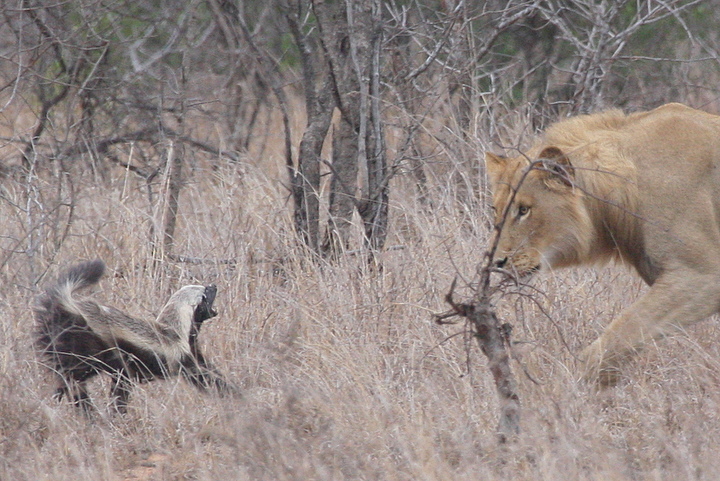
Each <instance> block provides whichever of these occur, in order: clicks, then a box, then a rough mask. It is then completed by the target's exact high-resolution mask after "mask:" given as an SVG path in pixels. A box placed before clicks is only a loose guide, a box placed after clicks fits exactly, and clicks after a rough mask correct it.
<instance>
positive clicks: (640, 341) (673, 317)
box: [580, 270, 720, 386]
mask: <svg viewBox="0 0 720 481" xmlns="http://www.w3.org/2000/svg"><path fill="white" fill-rule="evenodd" d="M718 306H720V274H718V275H716V274H706V273H698V272H695V271H690V270H682V271H680V270H678V271H673V272H671V273H667V274H664V275H663V276H661V278H660V279H658V281H657V282H656V283H655V284H654V285H653V287H652V288H651V289H650V291H648V292H647V293H646V294H645V295H644V296H643V297H642V298H640V299H639V300H638V301H637V302H635V304H633V305H632V306H630V307H629V308H628V309H626V310H625V311H623V312H622V313H621V314H620V316H619V317H617V318H616V319H614V320H613V321H612V322H611V323H610V325H609V326H608V327H607V328H606V329H605V332H603V333H602V335H601V336H600V337H599V338H598V339H596V340H595V341H594V342H593V343H592V344H590V345H589V346H588V347H587V348H585V349H584V350H583V351H582V353H581V354H580V360H581V361H582V363H583V366H582V375H583V379H585V380H586V381H589V382H593V383H597V384H599V385H600V386H612V385H615V384H616V383H617V382H618V380H619V375H620V371H621V369H622V367H623V365H624V364H626V362H627V361H628V360H629V359H630V358H632V357H633V356H634V355H635V354H637V353H638V352H639V351H640V350H641V349H642V348H643V346H644V345H645V344H646V343H647V342H649V341H652V340H654V339H658V338H661V337H664V336H666V335H668V334H671V333H673V332H676V331H679V330H682V329H683V328H684V327H687V326H689V325H690V324H692V323H695V322H697V321H700V320H702V319H705V318H706V317H708V316H710V315H712V314H714V313H715V312H717V310H718Z"/></svg>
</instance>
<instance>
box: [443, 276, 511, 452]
mask: <svg viewBox="0 0 720 481" xmlns="http://www.w3.org/2000/svg"><path fill="white" fill-rule="evenodd" d="M455 284H456V282H455V281H453V283H452V285H451V286H450V291H449V292H448V293H447V295H446V296H445V301H446V302H447V303H448V304H450V306H451V307H452V309H451V310H450V311H448V312H446V313H443V314H439V315H437V316H435V320H436V322H438V323H439V324H449V323H450V322H448V321H447V320H446V319H448V318H450V317H452V316H460V317H464V318H466V319H467V320H468V322H469V323H470V326H471V329H472V333H473V337H475V339H476V340H477V342H478V345H479V346H480V350H481V351H482V352H483V354H485V357H487V359H488V365H489V368H490V372H491V374H492V376H493V379H494V380H495V388H496V389H497V393H498V397H499V399H500V420H499V423H498V437H499V441H500V443H506V442H507V441H508V440H511V439H513V438H515V437H516V436H517V435H518V434H519V433H520V397H519V396H518V393H517V383H516V381H515V377H514V375H513V372H512V369H511V368H510V354H509V351H510V333H511V331H512V326H511V325H510V324H508V323H503V324H501V323H500V321H499V320H498V318H497V316H496V315H495V311H494V310H493V309H492V306H491V304H490V297H489V296H485V295H480V296H477V297H476V298H475V299H474V300H473V301H471V302H467V303H460V304H458V303H456V302H455V300H454V299H453V293H454V290H455Z"/></svg>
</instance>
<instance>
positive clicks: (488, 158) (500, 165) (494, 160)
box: [485, 152, 508, 182]
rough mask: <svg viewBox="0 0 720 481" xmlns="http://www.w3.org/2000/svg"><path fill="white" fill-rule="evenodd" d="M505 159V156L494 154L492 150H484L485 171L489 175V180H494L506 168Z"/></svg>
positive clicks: (506, 159)
mask: <svg viewBox="0 0 720 481" xmlns="http://www.w3.org/2000/svg"><path fill="white" fill-rule="evenodd" d="M507 161H508V158H507V157H503V156H502V155H495V154H493V153H492V152H485V166H486V167H487V172H488V174H489V175H490V181H491V182H494V179H497V178H498V177H500V175H502V173H503V172H504V171H505V169H506V168H507Z"/></svg>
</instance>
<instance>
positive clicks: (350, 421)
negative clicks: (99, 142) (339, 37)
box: [0, 159, 720, 481]
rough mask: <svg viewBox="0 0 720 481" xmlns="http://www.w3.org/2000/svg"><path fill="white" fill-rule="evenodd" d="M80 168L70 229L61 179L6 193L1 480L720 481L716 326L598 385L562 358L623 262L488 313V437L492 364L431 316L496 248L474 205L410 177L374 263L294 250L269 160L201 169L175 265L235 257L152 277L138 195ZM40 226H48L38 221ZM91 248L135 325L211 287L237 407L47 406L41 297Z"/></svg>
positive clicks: (593, 320) (609, 304) (144, 391)
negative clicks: (491, 348)
mask: <svg viewBox="0 0 720 481" xmlns="http://www.w3.org/2000/svg"><path fill="white" fill-rule="evenodd" d="M81 167H82V166H77V169H76V171H75V172H74V173H73V175H74V180H73V181H74V189H75V192H76V194H75V195H74V197H73V198H72V203H73V204H74V209H75V210H74V212H73V223H72V225H70V227H69V229H68V230H67V236H64V237H62V236H58V232H56V231H53V229H55V230H58V229H60V230H63V226H64V224H63V219H64V218H65V217H63V215H65V214H63V212H66V211H65V210H63V209H65V208H60V209H59V210H53V208H54V207H57V206H56V205H54V204H52V202H53V201H52V199H56V197H53V196H52V195H51V194H52V192H53V191H52V190H51V189H52V188H53V185H54V183H53V182H54V181H53V177H52V176H50V175H45V176H43V175H41V176H40V177H39V178H37V179H31V180H30V181H27V182H26V183H25V184H23V183H21V182H19V181H11V180H8V179H6V180H5V181H3V182H4V184H3V190H2V199H1V200H0V219H3V224H4V225H3V228H2V231H0V232H2V235H1V236H0V242H1V243H2V244H1V246H2V249H3V250H2V252H0V255H2V256H3V258H2V259H3V262H4V263H3V265H2V269H0V276H2V277H1V278H2V280H3V285H2V291H3V292H2V295H1V296H0V309H1V310H2V319H3V321H2V323H0V341H1V342H0V479H2V480H43V479H52V480H54V481H61V480H66V479H67V480H73V481H77V480H98V479H107V480H131V479H157V480H171V479H172V480H175V479H197V480H220V479H223V480H224V479H230V480H234V479H238V480H245V479H247V480H343V479H348V480H350V479H352V480H357V479H378V480H445V479H448V480H449V479H454V480H463V479H467V480H478V479H489V480H490V479H512V480H560V479H578V480H616V479H617V480H620V479H633V480H635V479H637V480H646V479H647V480H656V479H657V480H659V479H706V480H713V479H717V473H718V472H720V457H719V456H718V452H719V450H720V449H719V448H718V446H720V421H719V420H718V418H719V414H718V413H719V412H720V385H719V383H720V378H719V375H718V373H720V369H719V367H720V366H719V364H720V352H718V347H717V342H715V341H716V340H717V339H718V338H719V337H720V336H719V334H718V332H717V322H716V321H711V322H705V323H703V324H702V325H699V326H698V327H696V328H694V329H693V330H692V331H691V332H689V333H688V334H687V336H680V337H677V338H674V339H671V340H669V341H668V342H664V343H661V344H659V345H658V346H657V347H655V346H651V347H650V348H648V349H647V351H646V352H645V353H644V354H642V356H641V357H640V358H639V359H638V361H637V363H636V364H635V365H633V366H632V367H630V368H629V369H628V370H627V372H626V376H625V377H624V381H623V383H622V384H621V385H620V386H619V387H617V388H615V389H612V390H610V391H608V392H606V393H603V394H601V395H599V394H597V393H594V392H593V391H591V390H589V389H587V388H586V386H584V385H583V384H581V383H578V382H576V377H577V376H576V371H575V360H574V357H573V354H574V353H575V352H577V351H578V350H579V349H580V348H581V347H582V346H584V345H586V344H587V343H588V342H589V341H590V340H591V339H592V338H594V336H596V335H597V333H598V331H599V330H600V329H601V328H602V326H603V325H605V324H606V323H607V322H609V320H610V319H612V317H613V316H614V315H616V314H617V313H618V312H619V311H620V310H621V309H622V308H623V307H624V306H626V305H627V304H629V303H630V302H632V300H633V299H634V298H636V297H637V296H638V295H639V293H640V292H641V291H642V289H643V287H642V286H641V285H640V283H639V281H637V280H636V279H634V278H633V277H632V276H631V275H629V274H628V273H626V272H625V271H624V270H623V269H622V268H602V269H597V270H579V271H578V270H576V271H567V272H557V273H550V274H546V275H545V276H544V277H543V279H541V280H538V282H537V283H536V286H537V287H538V288H539V291H538V292H534V293H533V292H531V291H528V292H526V293H525V294H532V295H533V299H528V298H527V297H523V296H510V297H508V298H507V299H505V300H503V302H502V303H500V304H499V306H498V308H499V309H500V314H501V316H502V318H503V319H504V320H506V321H508V322H511V323H512V324H513V325H514V326H515V331H514V338H515V340H517V341H523V343H522V344H521V345H520V349H519V352H520V353H521V354H522V357H521V360H520V361H521V362H520V364H518V363H516V364H515V365H514V366H515V370H516V373H517V376H518V380H519V383H520V388H519V391H520V394H521V401H522V406H523V411H522V434H521V436H520V438H519V440H518V441H517V443H514V444H511V445H506V446H499V445H498V444H497V443H496V437H495V433H494V429H495V426H496V416H497V412H498V411H497V404H496V396H495V391H494V387H493V384H492V381H491V379H490V376H489V374H488V372H487V371H486V369H485V363H484V359H483V357H482V355H481V354H479V352H478V350H477V348H476V346H474V345H473V344H472V343H470V344H468V343H466V342H464V339H463V337H462V336H460V335H457V336H454V334H457V333H458V332H460V331H461V330H462V325H457V326H450V327H447V326H442V327H441V326H437V325H435V324H433V322H432V321H431V314H432V313H433V312H439V311H442V310H444V309H445V308H446V306H444V305H443V296H444V294H445V292H446V291H447V289H448V287H449V285H450V283H451V281H452V279H453V278H454V277H455V276H460V277H461V278H463V279H471V278H472V276H473V273H474V270H475V266H476V264H477V263H478V261H479V260H480V258H481V255H482V250H483V248H484V246H485V244H486V241H487V235H488V233H487V230H486V227H485V219H484V218H483V216H482V214H478V215H477V216H475V217H469V216H468V215H467V213H466V212H465V211H461V210H458V209H456V208H455V207H454V206H455V205H456V199H455V193H454V191H453V189H452V188H449V187H448V185H447V184H443V183H442V182H440V181H439V180H437V181H436V182H435V189H434V191H433V192H434V202H435V204H434V208H433V209H432V210H429V211H428V210H426V209H423V208H422V207H421V206H420V205H418V204H417V203H416V202H415V200H414V199H415V195H414V192H413V190H412V185H411V183H410V182H409V181H408V179H406V178H398V179H397V180H396V181H395V183H394V184H393V191H392V199H391V202H392V206H391V215H392V219H393V220H392V232H391V236H390V239H389V242H388V244H389V245H393V246H402V247H403V248H399V249H394V250H390V251H388V252H386V253H384V254H383V255H382V264H383V269H382V270H381V271H377V270H371V269H368V268H367V267H366V265H365V264H364V262H363V260H362V259H361V258H359V257H358V256H354V255H348V256H345V257H343V258H341V259H340V260H339V262H337V263H335V264H327V263H323V262H315V263H313V262H309V261H308V260H307V259H306V257H305V256H304V255H303V253H302V250H301V249H299V248H298V246H297V245H296V243H295V240H294V237H293V235H292V226H291V223H290V213H289V211H290V206H289V203H288V199H287V193H286V192H285V191H284V190H283V188H282V186H281V181H282V180H283V179H282V169H281V168H278V167H276V166H274V167H268V165H267V163H266V162H265V163H261V162H259V161H255V160H252V159H249V160H248V162H245V163H243V164H238V165H225V166H223V167H220V168H217V169H211V168H209V167H208V166H207V165H204V163H198V164H197V165H195V166H194V171H193V173H192V175H191V176H190V177H189V179H190V181H189V183H188V184H187V185H186V186H185V188H184V190H183V193H182V197H181V205H182V212H181V216H180V223H179V226H178V229H177V230H176V232H177V239H176V252H177V253H182V254H184V255H188V256H193V257H202V258H205V259H210V260H227V259H232V260H235V261H237V262H236V263H235V264H216V265H195V264H182V263H174V262H166V263H163V264H161V265H160V266H159V267H153V262H152V259H151V249H150V246H149V232H150V226H151V223H152V212H153V207H154V206H153V205H151V204H150V202H149V200H148V198H147V194H146V190H145V186H144V184H143V183H142V182H139V181H138V180H137V179H135V178H134V177H133V176H132V174H129V173H127V172H124V171H122V170H112V171H111V172H110V176H109V177H106V178H105V179H102V178H100V177H99V176H97V175H96V174H94V173H93V171H92V169H85V168H81ZM440 178H441V177H439V178H438V179H440ZM30 187H32V188H30ZM36 190H37V191H38V192H39V194H38V193H37V192H36ZM40 194H42V195H40ZM63 195H65V194H63ZM33 196H35V197H33ZM28 197H33V198H35V199H37V202H36V203H35V204H33V203H32V202H28V201H27V199H28ZM41 199H42V201H41ZM61 200H62V199H61ZM65 200H68V199H65ZM43 202H44V203H43ZM58 212H59V213H60V214H61V215H60V216H59V217H58V218H57V219H56V220H55V221H53V219H55V218H54V217H53V215H54V213H58ZM42 222H46V223H48V224H47V225H49V226H50V227H52V229H39V228H38V229H36V230H33V229H34V228H37V227H38V225H39V224H40V223H42ZM52 222H56V223H55V224H53V223H52ZM63 231H64V230H63ZM40 234H42V235H41V236H40ZM35 235H37V236H39V237H38V238H37V239H36V240H35V241H34V242H35V243H34V244H33V242H32V239H33V236H35ZM58 238H60V239H61V240H62V242H60V241H58ZM95 257H102V258H103V259H104V260H105V261H106V263H107V264H108V267H109V271H110V275H109V276H107V277H106V278H105V279H104V280H103V281H102V282H101V285H100V288H99V289H98V290H97V296H98V297H100V298H101V299H103V300H104V301H106V302H107V303H108V304H111V305H115V306H117V307H120V308H122V309H124V310H126V311H128V312H130V313H132V314H133V315H136V316H139V317H152V316H153V315H154V314H156V313H157V311H158V309H159V307H160V305H161V304H162V303H163V302H164V301H165V299H166V297H167V295H168V294H169V292H171V291H172V290H174V289H175V288H177V287H178V286H180V285H182V284H186V283H189V282H214V283H216V284H217V285H218V286H219V294H218V299H217V306H218V308H219V310H220V316H219V317H217V318H215V319H213V320H212V321H211V322H209V323H208V325H207V326H206V328H205V329H204V331H203V335H202V339H201V340H202V342H203V344H204V345H205V347H206V350H207V352H208V354H209V357H210V358H212V359H213V360H214V362H215V363H217V364H218V366H219V368H220V369H221V370H222V371H224V372H226V373H227V374H228V376H229V377H230V378H232V379H233V380H234V381H235V382H237V383H239V384H240V385H241V386H242V388H243V391H244V398H243V399H242V400H232V399H223V398H218V397H216V396H213V395H209V396H207V395H202V394H200V393H198V392H196V391H195V390H193V388H192V387H190V386H189V385H187V384H185V383H184V382H183V381H180V380H176V381H166V382H156V383H151V384H149V385H143V386H140V387H138V388H137V389H136V391H135V392H134V394H133V396H132V398H131V403H130V408H129V413H128V415H127V416H124V417H123V416H117V415H112V414H110V410H109V409H108V407H107V406H108V404H107V403H108V398H107V391H108V383H107V381H106V380H98V381H95V382H94V384H92V396H93V398H94V401H95V403H96V405H97V406H98V407H99V410H100V417H99V419H98V420H96V421H95V422H93V423H91V422H88V421H87V420H86V419H84V418H83V417H81V416H78V415H77V414H76V413H75V412H74V411H73V409H72V408H71V407H70V406H69V405H67V403H58V402H56V401H55V400H53V399H51V397H50V396H51V394H52V392H53V389H54V385H53V384H52V383H53V382H54V380H53V379H52V376H51V375H50V374H49V372H48V371H47V369H46V368H45V367H44V366H43V365H42V360H41V359H39V358H38V357H37V356H36V355H35V353H34V351H33V349H32V339H31V333H32V329H33V319H32V313H31V305H32V302H33V298H34V296H35V295H36V294H37V292H38V289H39V288H40V287H41V285H42V284H44V283H47V282H50V281H51V280H52V279H53V278H54V276H55V275H56V274H57V272H58V271H59V270H60V269H61V268H62V267H63V266H66V265H67V264H69V263H72V262H74V261H76V260H79V259H90V258H95ZM36 281H37V283H36ZM465 294H467V292H465ZM541 308H542V309H541ZM543 311H544V312H545V313H547V314H548V316H546V315H545V313H543ZM468 347H469V351H468ZM468 352H469V354H470V360H469V363H468V362H467V359H468V358H467V355H468ZM521 366H522V368H521ZM523 369H525V370H527V372H528V373H529V374H530V375H531V376H532V377H533V379H535V380H537V381H538V383H537V384H536V383H535V382H533V381H531V380H530V378H529V377H528V376H525V375H524V374H522V370H523Z"/></svg>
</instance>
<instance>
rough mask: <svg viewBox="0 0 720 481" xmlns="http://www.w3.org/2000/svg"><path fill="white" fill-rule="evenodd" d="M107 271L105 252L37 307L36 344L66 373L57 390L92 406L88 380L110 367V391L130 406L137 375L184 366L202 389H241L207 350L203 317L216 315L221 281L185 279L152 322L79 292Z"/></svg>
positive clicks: (166, 373)
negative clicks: (196, 282) (206, 283)
mask: <svg viewBox="0 0 720 481" xmlns="http://www.w3.org/2000/svg"><path fill="white" fill-rule="evenodd" d="M104 271H105V264H104V263H103V262H102V261H101V260H95V261H90V262H84V263H81V264H78V265H76V266H74V267H72V268H70V269H69V270H67V271H66V272H65V273H64V274H62V275H61V276H60V278H59V279H58V281H57V283H56V284H55V285H53V286H51V287H49V288H47V289H46V291H45V293H44V294H43V295H42V296H40V297H39V299H38V303H37V306H36V307H35V318H36V320H37V346H38V348H39V349H40V350H41V351H42V353H43V354H44V356H45V357H46V358H47V360H48V361H49V362H50V367H51V368H52V369H53V370H54V371H55V372H56V373H57V374H58V376H59V377H60V386H59V387H58V389H57V392H56V396H57V397H58V398H59V399H62V397H63V396H64V395H66V394H68V395H70V394H71V395H72V397H73V401H74V403H75V404H76V405H78V406H80V407H82V408H83V409H84V410H85V411H86V412H90V411H92V409H93V407H92V403H91V401H90V399H89V397H88V394H87V389H86V386H85V383H86V382H87V381H88V380H89V379H90V378H92V377H93V376H95V375H97V374H99V373H101V372H106V373H108V374H109V375H110V376H111V377H112V379H113V383H112V389H111V395H112V396H113V397H114V399H115V406H116V408H117V409H118V410H119V411H125V409H126V406H127V402H128V398H129V396H130V391H131V388H132V383H133V382H146V381H152V380H153V379H157V378H159V379H165V378H168V377H171V376H176V375H178V374H182V375H183V377H185V378H186V379H187V380H188V381H190V382H191V383H192V384H193V385H195V386H196V387H198V388H199V389H201V390H205V389H206V388H208V387H212V388H214V389H216V390H218V391H219V392H221V393H232V394H237V393H238V390H237V389H236V388H235V387H234V386H232V385H230V384H228V383H227V382H226V381H225V380H224V379H223V377H222V376H221V375H220V374H219V373H218V372H217V371H216V370H215V368H213V367H212V366H211V365H210V364H209V363H208V362H207V361H206V360H205V357H204V356H203V354H202V352H201V351H200V346H199V344H198V342H197V336H198V334H199V332H200V328H201V327H202V323H203V322H204V321H205V320H207V319H210V318H212V317H215V316H216V315H217V312H216V311H215V310H214V308H213V303H214V301H215V295H216V294H217V288H216V287H215V286H214V285H209V286H195V285H193V286H185V287H183V288H181V289H180V290H178V291H177V292H175V293H174V294H173V295H172V296H171V297H170V300H169V301H168V302H167V304H165V307H163V309H162V311H161V312H160V315H159V316H158V318H157V320H155V321H150V322H145V321H141V320H139V319H135V318H133V317H130V316H128V315H127V314H125V313H123V312H121V311H119V310H118V309H115V308H113V307H107V306H103V305H101V304H99V303H97V302H96V301H95V300H93V299H91V298H89V297H79V296H77V295H76V292H77V291H79V290H81V289H83V288H86V287H89V286H91V285H93V284H97V283H98V281H99V280H100V278H101V277H102V275H103V273H104Z"/></svg>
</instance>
